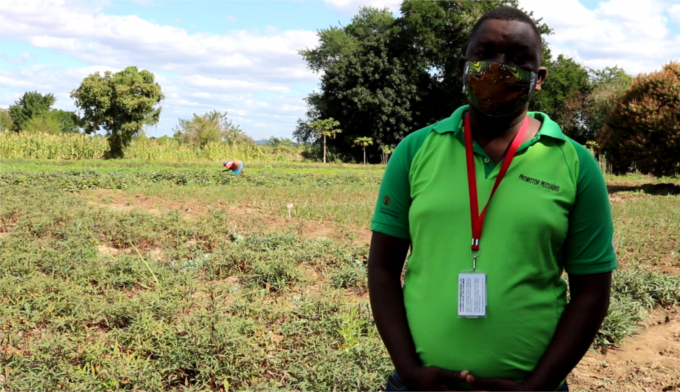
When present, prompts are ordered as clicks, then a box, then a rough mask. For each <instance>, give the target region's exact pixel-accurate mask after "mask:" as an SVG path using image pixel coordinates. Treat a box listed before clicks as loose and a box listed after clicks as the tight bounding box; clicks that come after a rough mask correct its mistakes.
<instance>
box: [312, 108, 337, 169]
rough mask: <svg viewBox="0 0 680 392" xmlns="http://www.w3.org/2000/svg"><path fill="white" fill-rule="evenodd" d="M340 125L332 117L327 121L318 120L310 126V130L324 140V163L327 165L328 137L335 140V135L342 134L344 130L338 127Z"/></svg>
mask: <svg viewBox="0 0 680 392" xmlns="http://www.w3.org/2000/svg"><path fill="white" fill-rule="evenodd" d="M338 125H340V123H339V122H337V121H335V120H334V119H333V118H332V117H331V118H328V119H326V120H316V121H314V122H312V123H311V124H309V127H310V129H312V131H313V132H314V133H316V134H317V135H319V136H321V137H322V138H323V163H326V137H330V138H331V139H335V135H337V134H338V133H342V129H337V128H336V127H337V126H338Z"/></svg>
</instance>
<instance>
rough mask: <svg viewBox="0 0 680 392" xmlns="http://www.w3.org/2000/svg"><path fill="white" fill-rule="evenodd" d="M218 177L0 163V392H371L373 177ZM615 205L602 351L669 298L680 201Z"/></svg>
mask: <svg viewBox="0 0 680 392" xmlns="http://www.w3.org/2000/svg"><path fill="white" fill-rule="evenodd" d="M215 166H216V165H215V164H211V163H201V162H193V163H177V164H166V163H157V162H142V161H139V162H136V161H131V160H123V161H118V162H111V161H101V160H94V161H56V162H55V161H29V160H3V162H2V165H1V166H0V184H1V185H2V203H1V204H0V223H1V225H0V247H1V248H2V250H3V251H2V252H1V254H0V304H1V305H0V376H1V377H0V389H2V388H5V389H7V390H58V389H61V390H69V391H79V390H83V391H90V390H167V391H179V390H182V391H197V390H215V391H219V390H225V391H226V390H243V389H255V390H262V389H296V390H298V389H299V390H331V389H338V390H375V389H380V388H382V386H383V385H384V379H385V377H386V376H387V375H388V374H389V372H390V371H391V362H390V360H389V357H388V356H387V353H386V351H385V349H384V347H383V345H382V343H381V341H380V338H379V336H378V334H377V331H376V329H375V326H374V325H373V322H372V318H371V313H370V308H369V306H368V303H367V289H366V259H367V253H368V247H367V244H366V238H365V234H366V232H367V230H366V228H367V225H368V222H369V220H370V217H371V214H372V210H373V203H374V201H375V200H374V199H375V195H376V192H377V187H378V185H379V182H380V178H381V175H382V170H383V168H382V167H376V166H366V167H364V166H363V165H354V166H348V165H328V166H321V165H311V164H295V163H285V164H284V163H282V164H264V163H262V164H260V163H255V164H252V165H249V169H250V170H249V171H248V174H247V175H246V176H242V177H239V176H226V175H224V174H222V173H220V172H219V166H217V167H215ZM348 168H351V169H352V170H347V169H348ZM625 181H628V180H625ZM617 195H622V197H623V196H625V197H623V201H622V202H619V203H615V204H614V205H613V213H614V219H615V226H616V238H617V252H618V256H619V261H620V264H621V265H622V266H623V268H622V269H621V270H619V271H617V272H616V274H615V279H614V290H613V299H612V306H611V307H610V311H609V315H608V317H607V320H606V321H605V325H604V326H603V328H602V330H601V332H600V334H599V335H598V338H597V339H598V340H597V343H598V344H599V345H600V346H601V347H610V346H612V345H620V344H622V342H623V341H624V339H625V338H626V337H627V336H630V335H631V334H633V333H634V331H635V330H636V328H637V327H638V325H639V324H641V323H642V322H643V321H644V319H645V317H646V316H647V312H649V310H651V309H653V308H655V307H660V306H671V305H677V304H678V301H679V299H680V279H679V278H678V277H677V276H676V275H677V274H678V273H677V272H676V273H675V274H676V275H672V274H670V273H668V271H671V272H674V271H676V269H677V271H680V261H679V260H680V257H678V251H679V247H680V245H679V242H678V241H680V225H679V223H678V222H680V203H679V202H680V199H679V198H678V196H652V195H647V194H644V193H639V192H638V193H635V192H625V193H620V194H618V193H617ZM289 202H293V203H294V204H295V207H294V208H293V209H292V211H291V212H292V218H288V215H287V211H286V208H285V205H286V203H289ZM189 209H190V211H187V210H189ZM310 233H312V234H313V235H310ZM362 235H363V236H364V237H362ZM360 237H361V238H360ZM664 271H666V272H665V273H664Z"/></svg>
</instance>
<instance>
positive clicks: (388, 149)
mask: <svg viewBox="0 0 680 392" xmlns="http://www.w3.org/2000/svg"><path fill="white" fill-rule="evenodd" d="M394 148H395V147H394V145H384V144H383V145H380V151H381V152H382V154H381V156H380V163H382V164H387V162H389V160H390V155H392V153H393V152H394Z"/></svg>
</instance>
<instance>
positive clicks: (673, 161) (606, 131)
mask: <svg viewBox="0 0 680 392" xmlns="http://www.w3.org/2000/svg"><path fill="white" fill-rule="evenodd" d="M598 142H599V144H600V146H601V151H602V152H604V153H605V154H606V155H607V160H608V161H609V162H610V163H611V164H612V168H613V170H614V172H616V173H623V172H626V171H627V170H628V169H629V168H630V167H631V166H633V165H635V167H636V168H637V169H638V170H640V172H642V173H644V174H652V175H654V176H657V177H661V176H673V175H675V174H677V173H678V172H679V171H680V169H679V167H680V63H674V62H671V63H669V64H667V65H666V66H664V68H663V70H662V71H660V72H656V73H652V74H649V75H642V76H640V77H638V78H637V79H636V80H635V81H634V82H633V85H632V86H631V88H630V89H629V90H628V91H627V92H626V93H625V94H624V95H623V97H622V98H621V100H620V101H619V102H618V103H617V104H616V107H615V108H614V111H613V112H612V113H611V115H610V116H609V119H608V120H607V123H606V125H605V127H604V128H603V130H602V132H601V133H600V135H599V140H598Z"/></svg>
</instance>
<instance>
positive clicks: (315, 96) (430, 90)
mask: <svg viewBox="0 0 680 392" xmlns="http://www.w3.org/2000/svg"><path fill="white" fill-rule="evenodd" d="M501 5H510V6H517V1H516V0H492V1H466V0H451V1H439V2H434V1H433V2H430V1H417V0H406V1H404V2H403V3H402V6H401V16H400V17H397V18H395V17H394V16H393V14H392V12H390V10H388V9H382V10H379V9H375V8H362V9H361V10H360V11H359V13H358V14H357V15H355V16H354V17H353V18H352V21H351V23H350V24H348V25H347V26H344V27H342V26H341V27H331V28H328V29H323V30H320V31H319V33H318V36H319V45H318V46H317V47H316V48H311V49H309V48H308V49H305V50H302V51H300V54H301V55H302V57H303V58H304V59H305V61H306V62H307V65H308V67H309V68H310V69H311V70H313V71H314V72H317V73H320V74H321V78H320V79H321V86H320V89H319V90H318V91H316V92H314V93H312V94H310V95H309V96H308V97H307V100H306V101H307V105H308V111H307V118H306V119H304V120H300V121H298V125H297V128H296V130H295V132H294V135H295V137H296V138H297V139H298V140H300V141H302V142H307V141H309V140H310V139H312V138H313V136H314V132H313V130H312V129H311V128H310V125H311V123H313V122H314V121H315V120H318V119H322V118H331V117H332V118H334V119H336V120H337V121H338V122H339V123H340V124H341V125H342V129H343V131H344V135H345V137H344V138H338V139H336V140H334V141H333V142H332V144H333V146H334V147H335V148H336V150H339V151H342V152H345V153H352V152H353V145H352V143H353V140H354V139H356V138H357V137H371V138H373V140H375V141H376V143H377V145H396V144H397V143H398V142H399V141H400V140H401V139H403V138H404V137H405V136H406V135H407V134H408V133H410V132H412V131H414V130H417V129H419V128H422V127H424V126H426V125H428V124H431V123H433V122H436V121H438V120H441V119H442V118H446V117H448V116H450V115H451V113H452V112H453V110H454V109H455V108H457V107H458V106H460V105H462V104H464V103H467V101H466V99H465V96H464V95H463V94H462V93H461V89H462V84H461V83H462V82H461V81H460V73H459V71H458V59H459V57H460V56H461V55H462V54H463V53H464V51H465V48H466V45H467V40H468V38H469V33H470V31H471V29H472V26H473V25H474V23H475V22H476V21H477V19H478V18H479V17H480V16H481V15H482V14H483V13H484V12H486V11H487V10H489V9H491V8H495V7H498V6H501ZM539 29H540V30H541V32H542V33H545V34H547V33H549V32H550V30H549V29H548V27H547V26H545V25H544V24H541V23H539ZM546 53H548V54H549V52H546ZM376 147H377V146H376ZM376 152H377V151H376ZM376 155H378V154H376Z"/></svg>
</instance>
